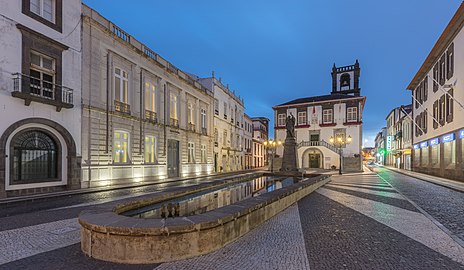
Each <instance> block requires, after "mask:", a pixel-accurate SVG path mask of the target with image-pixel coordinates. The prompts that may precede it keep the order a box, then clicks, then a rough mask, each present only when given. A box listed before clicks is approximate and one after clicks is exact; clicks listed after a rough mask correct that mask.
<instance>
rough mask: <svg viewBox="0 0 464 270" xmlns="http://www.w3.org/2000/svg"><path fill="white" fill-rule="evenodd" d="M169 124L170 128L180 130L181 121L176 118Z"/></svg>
mask: <svg viewBox="0 0 464 270" xmlns="http://www.w3.org/2000/svg"><path fill="white" fill-rule="evenodd" d="M169 124H170V126H172V127H176V128H178V127H179V120H177V119H174V118H171V121H170V122H169Z"/></svg>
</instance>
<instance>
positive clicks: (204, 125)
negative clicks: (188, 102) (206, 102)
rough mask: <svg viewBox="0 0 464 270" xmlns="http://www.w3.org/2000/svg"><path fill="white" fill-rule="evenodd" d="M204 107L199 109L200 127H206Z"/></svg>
mask: <svg viewBox="0 0 464 270" xmlns="http://www.w3.org/2000/svg"><path fill="white" fill-rule="evenodd" d="M206 125H207V121H206V109H201V128H204V129H206Z"/></svg>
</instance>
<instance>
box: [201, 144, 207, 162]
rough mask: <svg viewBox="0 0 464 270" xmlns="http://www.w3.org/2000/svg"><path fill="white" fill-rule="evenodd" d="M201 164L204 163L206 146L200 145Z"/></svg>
mask: <svg viewBox="0 0 464 270" xmlns="http://www.w3.org/2000/svg"><path fill="white" fill-rule="evenodd" d="M201 163H206V145H205V144H202V145H201Z"/></svg>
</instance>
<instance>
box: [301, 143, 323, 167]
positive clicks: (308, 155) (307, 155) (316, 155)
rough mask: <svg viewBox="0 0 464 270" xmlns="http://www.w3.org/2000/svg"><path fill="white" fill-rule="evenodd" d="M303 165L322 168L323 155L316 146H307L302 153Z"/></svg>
mask: <svg viewBox="0 0 464 270" xmlns="http://www.w3.org/2000/svg"><path fill="white" fill-rule="evenodd" d="M303 167H305V168H311V169H321V168H324V155H323V154H322V152H321V151H320V150H319V149H317V148H309V149H307V150H306V151H304V153H303Z"/></svg>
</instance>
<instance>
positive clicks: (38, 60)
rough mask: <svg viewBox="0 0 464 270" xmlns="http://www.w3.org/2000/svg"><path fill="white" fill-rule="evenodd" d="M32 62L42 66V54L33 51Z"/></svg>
mask: <svg viewBox="0 0 464 270" xmlns="http://www.w3.org/2000/svg"><path fill="white" fill-rule="evenodd" d="M31 63H32V64H34V65H36V66H39V67H40V56H39V55H37V54H35V53H31Z"/></svg>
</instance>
